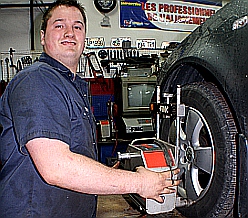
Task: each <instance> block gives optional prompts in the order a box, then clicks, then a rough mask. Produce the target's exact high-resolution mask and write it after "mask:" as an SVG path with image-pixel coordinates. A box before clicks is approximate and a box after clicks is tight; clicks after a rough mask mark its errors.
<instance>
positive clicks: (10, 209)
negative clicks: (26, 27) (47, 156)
mask: <svg viewBox="0 0 248 218" xmlns="http://www.w3.org/2000/svg"><path fill="white" fill-rule="evenodd" d="M87 90H88V87H87V83H86V81H84V80H83V79H82V78H80V77H79V76H76V77H75V78H74V74H73V73H72V72H71V71H70V70H69V69H68V68H66V67H65V66H63V65H62V64H61V63H59V62H58V61H56V60H54V59H53V58H51V57H49V56H48V55H47V54H45V53H42V55H41V57H40V60H39V62H36V63H34V64H33V65H31V66H29V67H27V68H25V69H24V70H22V71H21V72H19V73H18V74H17V75H16V76H15V77H14V78H13V79H12V80H11V82H10V83H9V85H8V86H7V88H6V90H5V92H4V94H3V95H2V97H1V101H0V123H1V125H2V126H3V131H2V134H1V138H0V155H1V156H0V157H1V159H0V160H1V162H2V165H3V167H2V170H1V174H0V217H1V218H7V217H10V218H13V217H18V218H24V217H32V218H34V217H37V218H42V217H44V218H49V217H52V218H55V217H58V218H67V217H75V218H76V217H77V218H79V217H80V218H87V217H95V213H96V204H97V197H96V196H95V195H88V194H82V193H78V192H74V191H71V190H66V189H62V188H59V187H55V186H51V185H49V184H47V183H46V182H45V181H44V180H43V179H42V178H41V176H40V175H39V173H38V172H37V170H36V168H35V166H34V164H33V162H32V160H31V157H30V156H29V154H28V152H27V150H26V147H25V145H26V143H27V142H28V141H29V140H31V139H34V138H40V137H45V138H50V139H58V140H61V141H63V142H65V143H67V144H68V145H69V147H70V150H71V151H72V152H75V153H78V154H83V155H85V156H87V157H90V158H92V159H94V160H96V159H97V148H96V137H95V122H94V118H93V115H92V112H91V110H90V105H89V102H88V93H87ZM71 179H73V178H71ZM92 179H93V178H92Z"/></svg>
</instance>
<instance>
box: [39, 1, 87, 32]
mask: <svg viewBox="0 0 248 218" xmlns="http://www.w3.org/2000/svg"><path fill="white" fill-rule="evenodd" d="M61 5H64V6H67V7H76V8H77V9H78V10H79V11H80V12H81V14H82V16H83V19H84V24H85V31H86V12H85V8H84V7H83V6H82V5H81V4H80V3H78V2H77V0H57V1H55V2H53V3H52V4H51V5H50V6H49V7H48V9H47V10H46V11H45V13H44V14H43V17H42V21H41V30H43V31H44V32H46V28H47V21H48V20H49V19H50V18H51V16H52V11H53V10H54V9H55V8H57V7H59V6H61Z"/></svg>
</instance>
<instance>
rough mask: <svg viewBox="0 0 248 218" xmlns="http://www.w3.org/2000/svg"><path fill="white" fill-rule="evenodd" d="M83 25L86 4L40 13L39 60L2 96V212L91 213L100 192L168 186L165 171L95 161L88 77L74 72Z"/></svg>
mask: <svg viewBox="0 0 248 218" xmlns="http://www.w3.org/2000/svg"><path fill="white" fill-rule="evenodd" d="M85 32H86V17H85V12H84V9H83V7H82V6H80V4H78V3H77V2H76V1H73V0H58V1H57V2H56V3H55V4H53V6H51V7H50V8H49V9H48V11H47V12H46V13H45V14H44V16H43V23H42V30H41V44H42V45H43V48H44V53H42V55H41V57H40V60H39V62H36V63H35V64H33V65H32V66H30V67H28V68H26V69H24V70H23V71H22V72H19V73H18V74H17V75H16V77H15V78H14V79H12V81H11V82H10V83H9V86H8V88H7V89H6V91H5V93H4V95H3V96H2V98H1V102H0V118H1V119H0V121H1V125H2V126H3V131H2V134H1V138H0V145H1V146H0V149H1V150H0V151H1V160H0V161H1V162H2V164H3V168H2V170H1V180H0V185H1V186H0V197H1V200H0V217H11V218H13V217H18V218H19V217H39V218H41V217H44V218H48V217H53V218H54V217H59V218H61V217H82V218H84V217H95V214H96V200H97V197H96V195H97V194H100V195H102V194H125V193H137V194H139V195H141V196H142V197H145V198H152V199H155V200H157V201H160V202H162V199H161V197H160V195H161V194H163V193H170V192H171V189H170V187H171V186H172V181H171V180H170V179H169V178H170V177H171V173H170V172H166V173H155V172H151V171H149V170H146V169H145V168H143V167H140V168H138V169H137V171H136V172H130V171H124V170H120V169H114V168H109V167H107V166H104V165H102V164H101V163H99V162H97V161H96V159H97V148H96V137H95V136H96V133H95V123H94V119H93V115H92V112H91V111H90V105H89V102H88V100H87V99H88V96H87V83H86V82H85V81H84V80H82V79H81V78H80V77H79V76H77V75H76V70H77V65H78V61H79V58H80V56H81V54H82V52H83V49H84V41H85ZM175 173H178V171H176V172H175ZM174 185H178V181H176V182H175V184H174Z"/></svg>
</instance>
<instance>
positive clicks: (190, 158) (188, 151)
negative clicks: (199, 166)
mask: <svg viewBox="0 0 248 218" xmlns="http://www.w3.org/2000/svg"><path fill="white" fill-rule="evenodd" d="M185 156H186V160H187V161H188V162H190V163H191V162H193V160H194V157H195V155H194V150H193V148H192V147H191V146H188V147H187V148H186V152H185Z"/></svg>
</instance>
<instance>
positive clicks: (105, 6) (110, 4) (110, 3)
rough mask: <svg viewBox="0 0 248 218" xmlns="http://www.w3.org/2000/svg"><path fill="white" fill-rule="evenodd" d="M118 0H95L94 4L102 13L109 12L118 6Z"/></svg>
mask: <svg viewBox="0 0 248 218" xmlns="http://www.w3.org/2000/svg"><path fill="white" fill-rule="evenodd" d="M116 1H117V0H94V5H95V7H96V9H97V10H98V11H100V12H101V13H109V12H110V11H112V10H113V9H114V8H115V7H116Z"/></svg>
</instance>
